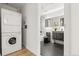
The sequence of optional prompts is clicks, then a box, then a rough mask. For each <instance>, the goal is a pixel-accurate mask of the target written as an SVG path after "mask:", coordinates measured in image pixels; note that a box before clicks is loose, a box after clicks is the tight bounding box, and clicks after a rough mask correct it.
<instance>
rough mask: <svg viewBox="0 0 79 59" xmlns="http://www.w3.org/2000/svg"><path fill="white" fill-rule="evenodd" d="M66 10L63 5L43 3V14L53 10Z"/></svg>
mask: <svg viewBox="0 0 79 59" xmlns="http://www.w3.org/2000/svg"><path fill="white" fill-rule="evenodd" d="M61 7H63V8H64V4H63V3H43V4H42V3H41V11H42V12H48V11H50V10H53V9H58V8H61Z"/></svg>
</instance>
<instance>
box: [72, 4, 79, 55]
mask: <svg viewBox="0 0 79 59" xmlns="http://www.w3.org/2000/svg"><path fill="white" fill-rule="evenodd" d="M71 20H72V21H71V55H78V56H79V27H78V26H79V3H76V4H71Z"/></svg>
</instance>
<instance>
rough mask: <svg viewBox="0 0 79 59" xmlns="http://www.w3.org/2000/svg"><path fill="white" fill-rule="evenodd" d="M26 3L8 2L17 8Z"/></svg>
mask: <svg viewBox="0 0 79 59" xmlns="http://www.w3.org/2000/svg"><path fill="white" fill-rule="evenodd" d="M25 4H26V3H8V5H10V6H13V7H15V8H21V7H23V6H24V5H25Z"/></svg>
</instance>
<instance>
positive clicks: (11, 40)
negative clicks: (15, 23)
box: [2, 32, 22, 55]
mask: <svg viewBox="0 0 79 59" xmlns="http://www.w3.org/2000/svg"><path fill="white" fill-rule="evenodd" d="M20 34H21V33H14V32H13V33H5V34H3V36H2V39H4V40H2V42H3V43H2V50H3V51H2V55H7V54H9V53H12V52H14V51H18V50H20V49H21V48H22V47H21V45H19V44H21V42H22V41H21V36H20Z"/></svg>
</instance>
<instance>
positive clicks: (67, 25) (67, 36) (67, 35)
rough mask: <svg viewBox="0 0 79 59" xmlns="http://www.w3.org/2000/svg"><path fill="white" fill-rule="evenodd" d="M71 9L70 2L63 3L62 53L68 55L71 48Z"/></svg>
mask: <svg viewBox="0 0 79 59" xmlns="http://www.w3.org/2000/svg"><path fill="white" fill-rule="evenodd" d="M70 12H71V9H70V4H64V55H65V56H69V55H70V53H71V52H70V49H71V46H70V45H71V41H70V40H71V14H70Z"/></svg>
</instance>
